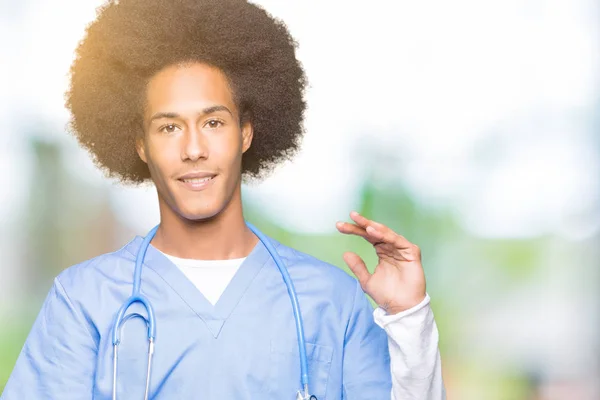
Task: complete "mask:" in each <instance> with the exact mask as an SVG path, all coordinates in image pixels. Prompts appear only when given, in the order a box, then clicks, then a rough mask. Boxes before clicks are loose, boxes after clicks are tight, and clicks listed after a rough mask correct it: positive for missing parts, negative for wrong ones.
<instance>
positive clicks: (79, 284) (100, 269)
mask: <svg viewBox="0 0 600 400" xmlns="http://www.w3.org/2000/svg"><path fill="white" fill-rule="evenodd" d="M138 241H139V238H138V237H135V238H134V239H132V240H131V241H130V242H128V243H127V244H125V245H124V246H123V247H121V248H120V249H118V250H116V251H113V252H108V253H104V254H101V255H98V256H96V257H93V258H90V259H88V260H85V261H82V262H80V263H77V264H75V265H72V266H70V267H68V268H65V269H64V270H63V271H62V272H61V273H60V274H58V276H57V277H56V279H55V283H56V284H57V285H58V286H60V287H61V288H62V289H63V290H64V291H65V292H66V293H67V294H68V295H69V297H71V296H75V297H78V296H77V294H78V293H79V294H81V295H85V294H86V293H88V294H89V291H90V290H94V289H95V288H99V287H100V286H101V285H102V282H103V281H106V280H107V279H109V277H110V278H114V277H116V276H119V275H121V274H123V273H124V272H126V271H133V265H134V262H135V256H133V254H131V249H130V247H132V246H135V244H136V242H138Z"/></svg>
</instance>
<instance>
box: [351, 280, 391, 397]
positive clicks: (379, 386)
mask: <svg viewBox="0 0 600 400" xmlns="http://www.w3.org/2000/svg"><path fill="white" fill-rule="evenodd" d="M391 389H392V383H391V372H390V353H389V349H388V338H387V334H386V332H385V331H384V330H383V329H382V328H381V327H379V326H378V325H377V324H376V323H375V321H374V319H373V307H372V306H371V303H370V302H369V300H368V298H367V296H366V294H365V293H364V292H363V291H362V289H361V287H360V285H359V283H358V281H357V282H356V291H355V296H354V305H353V307H352V312H351V315H350V319H349V322H348V327H347V329H346V335H345V343H344V359H343V399H345V400H389V399H390V393H391Z"/></svg>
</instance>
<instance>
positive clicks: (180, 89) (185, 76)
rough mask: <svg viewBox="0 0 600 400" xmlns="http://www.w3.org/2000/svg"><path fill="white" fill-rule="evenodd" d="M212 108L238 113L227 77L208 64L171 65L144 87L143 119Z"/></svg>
mask: <svg viewBox="0 0 600 400" xmlns="http://www.w3.org/2000/svg"><path fill="white" fill-rule="evenodd" d="M214 105H225V106H227V107H228V108H229V109H230V110H232V111H234V110H235V111H237V110H236V109H235V104H234V100H233V93H232V91H231V88H230V85H229V82H228V81H227V77H226V76H225V74H224V73H223V72H222V71H221V70H220V69H218V68H216V67H213V66H210V65H207V64H202V63H186V64H177V65H170V66H168V67H166V68H163V69H162V70H160V71H159V72H158V73H156V74H155V75H154V76H153V77H152V78H151V79H150V80H149V81H148V85H147V87H146V116H148V115H149V114H152V113H154V112H157V111H166V112H177V113H182V114H184V113H186V112H197V111H198V110H201V109H204V108H206V107H210V106H214Z"/></svg>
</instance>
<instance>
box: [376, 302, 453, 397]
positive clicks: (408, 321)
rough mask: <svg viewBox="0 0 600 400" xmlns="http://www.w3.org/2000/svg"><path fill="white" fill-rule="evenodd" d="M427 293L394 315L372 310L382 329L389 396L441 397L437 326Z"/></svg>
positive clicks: (442, 390)
mask: <svg viewBox="0 0 600 400" xmlns="http://www.w3.org/2000/svg"><path fill="white" fill-rule="evenodd" d="M429 300H430V299H429V295H427V296H426V297H425V299H424V300H423V301H422V302H421V303H420V304H418V305H416V306H415V307H413V308H411V309H409V310H406V311H403V312H400V313H398V314H394V315H388V314H387V313H386V312H385V311H384V310H383V309H382V308H377V309H376V310H375V311H374V312H373V315H374V319H375V322H376V323H377V325H379V326H380V327H382V328H383V329H385V331H386V333H387V335H388V345H389V351H390V358H391V371H392V396H391V399H392V400H412V399H415V400H417V399H418V400H444V399H445V398H446V393H445V389H444V383H443V380H442V366H441V361H440V352H439V349H438V338H439V336H438V330H437V326H436V324H435V320H434V318H433V312H432V310H431V307H430V306H429Z"/></svg>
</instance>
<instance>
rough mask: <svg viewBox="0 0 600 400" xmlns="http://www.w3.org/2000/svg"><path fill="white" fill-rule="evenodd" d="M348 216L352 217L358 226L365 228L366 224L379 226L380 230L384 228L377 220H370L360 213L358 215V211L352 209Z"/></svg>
mask: <svg viewBox="0 0 600 400" xmlns="http://www.w3.org/2000/svg"><path fill="white" fill-rule="evenodd" d="M350 218H352V220H353V221H354V222H356V223H357V224H358V225H359V226H361V227H363V228H366V227H367V226H373V227H375V228H379V229H381V230H383V229H384V228H386V226H385V225H383V224H380V223H379V222H375V221H373V220H370V219H368V218H366V217H363V216H362V215H360V214H359V213H358V212H356V211H352V212H351V213H350Z"/></svg>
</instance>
